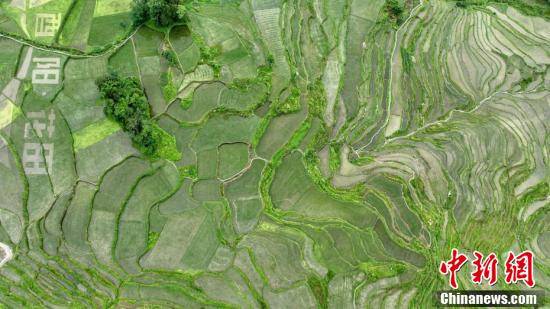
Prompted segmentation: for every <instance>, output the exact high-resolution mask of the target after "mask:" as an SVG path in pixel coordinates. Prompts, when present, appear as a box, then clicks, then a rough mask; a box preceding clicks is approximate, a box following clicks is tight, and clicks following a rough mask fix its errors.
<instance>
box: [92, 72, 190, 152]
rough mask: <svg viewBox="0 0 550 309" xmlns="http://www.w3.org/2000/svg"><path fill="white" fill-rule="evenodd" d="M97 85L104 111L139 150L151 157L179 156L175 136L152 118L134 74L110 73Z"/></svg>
mask: <svg viewBox="0 0 550 309" xmlns="http://www.w3.org/2000/svg"><path fill="white" fill-rule="evenodd" d="M97 85H98V87H99V91H100V93H101V97H102V98H103V99H104V100H105V108H104V111H105V114H106V115H107V117H109V118H111V119H113V120H115V121H116V122H118V123H119V124H120V126H121V127H122V129H123V130H124V131H125V132H127V133H128V134H130V136H131V138H132V141H133V142H134V144H135V145H136V146H137V147H138V148H139V149H140V151H141V152H143V153H144V154H145V155H147V156H148V157H151V158H164V159H169V160H173V161H177V160H179V159H180V158H181V153H179V152H178V151H177V149H176V141H175V138H174V137H173V136H171V135H170V134H168V133H166V132H165V131H164V130H162V129H161V128H160V127H158V126H157V125H156V124H155V123H154V122H153V121H152V119H151V112H150V110H149V103H148V101H147V98H146V97H145V93H144V92H143V89H142V88H141V85H140V83H139V80H138V79H137V78H136V77H120V76H118V75H116V74H110V75H108V76H106V77H104V78H103V79H101V80H99V81H98V82H97Z"/></svg>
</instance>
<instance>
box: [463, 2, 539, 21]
mask: <svg viewBox="0 0 550 309" xmlns="http://www.w3.org/2000/svg"><path fill="white" fill-rule="evenodd" d="M491 3H497V4H506V5H509V6H512V7H514V8H516V9H517V10H519V11H520V12H522V13H523V14H525V15H530V16H541V17H544V18H546V19H549V18H550V1H548V0H532V1H525V0H458V1H456V6H457V7H460V8H469V7H483V6H486V5H488V4H491Z"/></svg>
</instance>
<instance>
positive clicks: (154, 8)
mask: <svg viewBox="0 0 550 309" xmlns="http://www.w3.org/2000/svg"><path fill="white" fill-rule="evenodd" d="M188 2H189V1H185V0H134V5H133V7H132V18H133V21H134V25H141V24H144V23H146V22H148V21H153V22H154V23H155V25H156V26H157V27H169V26H171V25H173V24H176V23H180V22H182V21H183V20H184V18H185V14H186V12H187V6H186V4H187V5H188Z"/></svg>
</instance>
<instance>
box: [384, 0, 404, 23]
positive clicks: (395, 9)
mask: <svg viewBox="0 0 550 309" xmlns="http://www.w3.org/2000/svg"><path fill="white" fill-rule="evenodd" d="M385 10H386V13H387V14H388V17H389V18H390V20H391V21H392V22H394V23H395V24H396V25H401V24H402V23H403V12H404V9H403V6H402V5H401V4H400V3H399V1H398V0H387V1H386V5H385Z"/></svg>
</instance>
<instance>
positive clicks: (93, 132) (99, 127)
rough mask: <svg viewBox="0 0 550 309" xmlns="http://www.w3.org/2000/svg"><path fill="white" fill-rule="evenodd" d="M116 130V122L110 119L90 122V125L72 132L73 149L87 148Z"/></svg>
mask: <svg viewBox="0 0 550 309" xmlns="http://www.w3.org/2000/svg"><path fill="white" fill-rule="evenodd" d="M118 130H120V126H119V125H118V123H116V122H114V121H112V120H110V119H104V120H103V121H100V122H96V123H92V124H91V125H89V126H87V127H85V128H83V129H82V130H80V131H78V132H76V133H74V134H73V138H74V150H75V152H78V151H79V150H81V149H84V148H88V147H90V146H91V145H93V144H96V143H98V142H100V141H102V140H103V139H104V138H106V137H108V136H109V135H111V134H113V133H115V132H117V131H118Z"/></svg>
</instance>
